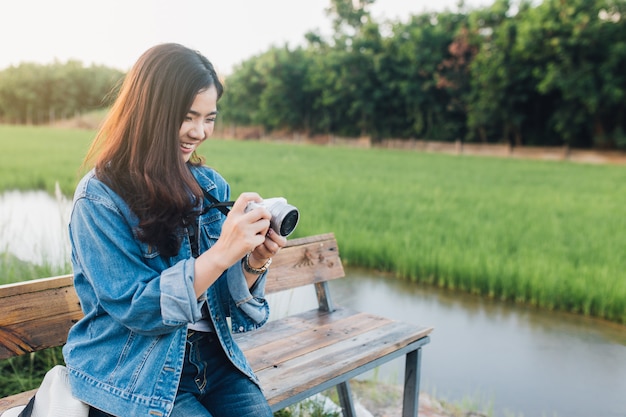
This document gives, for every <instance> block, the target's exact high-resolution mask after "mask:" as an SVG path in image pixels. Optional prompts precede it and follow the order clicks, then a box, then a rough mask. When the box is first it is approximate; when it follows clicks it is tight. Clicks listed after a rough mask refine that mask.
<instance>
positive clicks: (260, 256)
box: [249, 228, 287, 268]
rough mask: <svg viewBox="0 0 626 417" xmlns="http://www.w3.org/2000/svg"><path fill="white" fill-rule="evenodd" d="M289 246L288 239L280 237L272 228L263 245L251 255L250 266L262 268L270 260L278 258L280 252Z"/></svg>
mask: <svg viewBox="0 0 626 417" xmlns="http://www.w3.org/2000/svg"><path fill="white" fill-rule="evenodd" d="M286 244H287V238H285V237H283V236H281V235H279V234H278V233H276V232H275V231H274V229H272V228H270V229H269V230H268V231H267V234H266V235H265V240H264V241H263V243H262V244H261V245H259V246H257V247H256V248H254V250H253V251H252V253H251V254H250V258H249V261H250V266H252V267H253V268H260V267H262V266H263V265H264V264H265V263H266V262H267V260H268V259H269V258H272V257H274V256H276V254H277V253H278V251H279V250H280V249H281V248H283V247H284V246H285V245H286Z"/></svg>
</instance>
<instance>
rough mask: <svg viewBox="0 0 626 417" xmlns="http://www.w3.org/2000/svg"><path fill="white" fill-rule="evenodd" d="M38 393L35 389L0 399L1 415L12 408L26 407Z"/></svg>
mask: <svg viewBox="0 0 626 417" xmlns="http://www.w3.org/2000/svg"><path fill="white" fill-rule="evenodd" d="M36 392H37V390H36V389H33V390H30V391H25V392H20V393H19V394H15V395H11V396H9V397H4V398H0V415H2V413H4V412H5V411H6V410H8V409H10V408H13V407H17V406H19V405H26V404H27V403H28V401H29V400H30V399H31V398H32V397H33V395H35V393H36Z"/></svg>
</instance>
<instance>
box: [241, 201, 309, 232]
mask: <svg viewBox="0 0 626 417" xmlns="http://www.w3.org/2000/svg"><path fill="white" fill-rule="evenodd" d="M256 207H265V208H266V209H267V210H268V211H269V212H270V213H271V215H272V219H271V220H270V227H271V228H272V229H273V230H274V231H275V232H276V233H278V234H279V235H281V236H289V235H290V234H291V233H292V232H293V231H294V230H295V229H296V226H297V225H298V220H299V219H300V212H299V211H298V209H297V208H296V207H294V206H292V205H291V204H288V203H287V200H286V199H285V198H283V197H274V198H266V199H264V200H263V202H262V203H255V202H250V203H248V205H247V206H246V210H245V211H246V213H247V212H248V211H250V210H252V209H254V208H256Z"/></svg>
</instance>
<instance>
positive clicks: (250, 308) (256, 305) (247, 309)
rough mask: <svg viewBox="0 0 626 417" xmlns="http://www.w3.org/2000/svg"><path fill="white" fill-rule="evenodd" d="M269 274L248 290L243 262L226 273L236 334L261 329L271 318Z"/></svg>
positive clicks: (261, 276) (233, 327) (231, 315)
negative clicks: (268, 294)
mask: <svg viewBox="0 0 626 417" xmlns="http://www.w3.org/2000/svg"><path fill="white" fill-rule="evenodd" d="M266 275H267V272H264V273H263V274H261V275H260V276H259V278H258V279H257V281H256V282H255V283H254V285H253V286H252V288H250V289H248V284H247V282H246V278H245V276H244V274H243V269H242V267H241V262H237V263H235V264H234V265H233V266H231V267H230V268H228V270H227V271H226V276H227V282H228V291H229V293H230V298H231V300H232V301H231V304H232V305H231V308H230V318H231V323H232V330H233V332H235V333H241V332H244V331H249V330H254V329H256V328H258V327H261V326H262V325H263V324H265V322H267V320H268V318H269V312H270V311H269V305H268V303H267V300H266V299H265V280H266Z"/></svg>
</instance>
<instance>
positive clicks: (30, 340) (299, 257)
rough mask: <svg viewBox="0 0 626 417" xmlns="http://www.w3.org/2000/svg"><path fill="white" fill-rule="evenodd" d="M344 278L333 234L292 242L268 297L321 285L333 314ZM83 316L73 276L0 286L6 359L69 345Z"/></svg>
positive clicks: (278, 261) (0, 345)
mask: <svg viewBox="0 0 626 417" xmlns="http://www.w3.org/2000/svg"><path fill="white" fill-rule="evenodd" d="M343 276H344V271H343V266H342V264H341V259H340V258H339V250H338V247H337V241H336V240H335V236H334V235H333V234H332V233H328V234H323V235H316V236H309V237H304V238H299V239H293V240H290V241H289V242H288V244H287V246H286V247H285V248H283V249H282V250H281V251H280V252H279V253H278V255H277V256H276V257H275V258H274V260H273V262H272V267H271V268H270V272H269V273H268V276H267V286H266V292H267V293H268V294H270V293H275V292H279V291H284V290H288V289H292V288H296V287H301V286H304V285H308V284H315V286H316V289H317V296H318V301H319V302H320V308H321V309H325V310H332V303H331V301H330V298H329V295H328V293H327V292H326V283H327V281H329V280H333V279H336V278H341V277H343ZM82 316H83V314H82V311H81V309H80V304H79V301H78V297H77V296H76V292H75V291H74V287H73V277H72V275H63V276H58V277H52V278H42V279H37V280H32V281H24V282H18V283H14V284H7V285H1V286H0V359H6V358H10V357H13V356H17V355H22V354H24V353H29V352H35V351H39V350H42V349H46V348H49V347H55V346H61V345H63V344H64V343H65V341H66V337H67V332H68V330H69V329H70V327H71V326H72V325H73V324H74V323H76V321H78V320H79V319H80V318H81V317H82Z"/></svg>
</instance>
